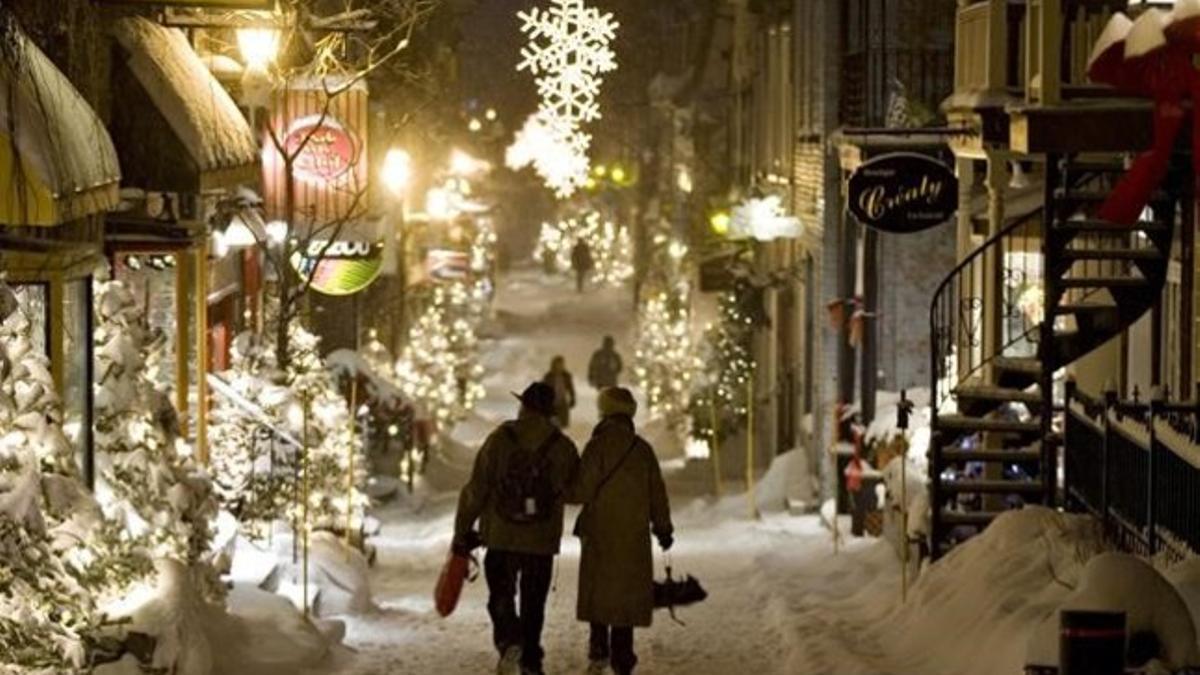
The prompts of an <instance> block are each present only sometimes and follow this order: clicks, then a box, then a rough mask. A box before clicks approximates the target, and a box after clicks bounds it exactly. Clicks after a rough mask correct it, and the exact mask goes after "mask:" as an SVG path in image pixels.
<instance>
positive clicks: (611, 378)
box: [542, 335, 625, 429]
mask: <svg viewBox="0 0 1200 675" xmlns="http://www.w3.org/2000/svg"><path fill="white" fill-rule="evenodd" d="M616 344H617V343H616V341H615V340H614V339H613V337H612V336H611V335H605V336H604V342H603V344H602V346H601V347H600V349H597V350H596V351H595V353H593V354H592V358H591V360H590V361H589V362H588V383H590V384H591V385H592V386H593V387H595V388H596V389H600V390H604V389H607V388H608V387H615V386H617V383H618V378H619V377H620V376H621V370H622V369H624V367H625V366H624V363H623V362H622V361H621V355H620V354H618V353H617V350H616ZM542 382H543V383H545V384H548V385H550V387H551V388H553V389H554V417H553V418H552V420H553V422H554V423H555V425H557V426H558V428H560V429H566V428H567V427H569V426H571V409H572V408H574V407H575V378H574V377H572V376H571V372H570V371H569V370H567V361H566V359H564V358H563V357H561V356H555V357H554V358H553V359H551V360H550V370H548V371H546V375H545V377H543V378H542Z"/></svg>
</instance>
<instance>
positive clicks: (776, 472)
mask: <svg viewBox="0 0 1200 675" xmlns="http://www.w3.org/2000/svg"><path fill="white" fill-rule="evenodd" d="M754 497H755V502H756V504H757V505H758V510H759V511H760V512H762V513H781V512H786V511H788V510H789V508H790V506H791V505H792V504H801V505H808V504H813V503H814V502H815V500H816V498H817V492H816V485H814V484H813V477H812V473H811V471H810V470H809V462H808V454H807V453H806V452H805V451H804V449H803V448H797V449H793V450H791V451H789V452H785V453H783V454H781V455H776V457H775V459H773V460H771V467H770V468H769V469H767V472H766V474H764V475H763V477H762V480H761V481H760V482H759V484H758V486H757V487H756V489H755V494H754Z"/></svg>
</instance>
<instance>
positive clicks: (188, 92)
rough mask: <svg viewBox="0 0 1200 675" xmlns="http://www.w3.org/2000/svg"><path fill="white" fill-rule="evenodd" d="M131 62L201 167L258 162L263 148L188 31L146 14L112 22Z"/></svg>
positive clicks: (212, 168) (218, 167)
mask: <svg viewBox="0 0 1200 675" xmlns="http://www.w3.org/2000/svg"><path fill="white" fill-rule="evenodd" d="M113 34H114V36H115V37H116V38H117V41H118V42H119V43H120V44H121V46H122V47H123V48H124V49H125V51H126V52H128V54H129V58H128V65H129V69H130V70H131V71H132V72H133V75H134V77H136V78H137V80H138V82H140V83H141V85H142V87H143V88H144V89H145V90H146V93H147V94H148V95H149V96H150V99H151V100H152V101H154V105H155V106H156V107H157V108H158V110H159V112H161V113H162V115H163V117H165V118H166V120H167V123H168V124H169V125H170V126H171V130H172V131H174V132H175V135H176V136H177V137H178V138H179V140H180V141H182V142H183V144H184V146H185V147H186V148H187V149H188V152H189V153H190V154H191V156H192V159H193V160H195V162H196V164H197V166H198V167H199V168H200V171H201V172H210V171H217V170H221V169H232V168H237V167H243V166H246V165H251V164H255V163H257V162H258V160H259V148H258V144H257V143H255V140H254V133H253V132H252V131H251V130H250V125H249V124H247V122H246V119H245V118H244V117H243V116H242V113H241V111H240V110H238V107H237V104H236V103H234V101H233V98H232V97H230V95H229V92H227V91H225V88H224V87H222V86H221V83H220V82H218V81H217V79H216V78H215V77H213V75H212V73H210V72H209V70H208V67H207V66H205V64H204V61H203V60H202V59H201V58H200V56H199V55H198V54H196V52H195V51H193V50H192V47H191V45H189V44H188V41H187V38H186V37H185V36H184V34H183V32H182V31H180V30H179V29H176V28H167V27H165V26H161V25H159V24H157V23H154V22H153V21H149V20H147V19H144V18H141V17H130V18H125V19H120V20H118V21H116V22H115V24H114V26H113Z"/></svg>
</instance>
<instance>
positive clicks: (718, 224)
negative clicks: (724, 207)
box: [708, 211, 731, 237]
mask: <svg viewBox="0 0 1200 675" xmlns="http://www.w3.org/2000/svg"><path fill="white" fill-rule="evenodd" d="M730 220H731V219H730V216H729V213H728V212H727V211H718V212H717V213H714V214H712V216H711V217H710V218H709V219H708V224H709V225H711V226H712V231H713V233H714V234H718V235H721V236H722V237H723V236H725V235H727V234H729V224H730Z"/></svg>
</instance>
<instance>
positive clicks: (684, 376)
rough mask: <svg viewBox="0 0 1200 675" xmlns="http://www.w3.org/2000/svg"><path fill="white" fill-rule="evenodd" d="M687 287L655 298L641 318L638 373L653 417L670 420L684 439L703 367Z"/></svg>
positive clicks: (651, 299) (647, 305) (643, 311)
mask: <svg viewBox="0 0 1200 675" xmlns="http://www.w3.org/2000/svg"><path fill="white" fill-rule="evenodd" d="M687 296H688V294H687V292H686V287H685V286H684V287H679V286H677V287H674V288H673V289H671V290H669V291H664V292H661V293H659V294H658V295H656V296H654V297H651V298H650V299H649V300H648V301H646V302H645V304H644V305H643V306H642V309H641V312H640V313H639V316H638V339H637V350H636V360H635V363H634V373H635V375H636V377H637V380H638V384H639V385H640V386H641V388H642V391H643V392H644V393H645V395H646V401H647V405H648V407H649V412H650V416H651V417H653V418H661V419H664V420H666V422H667V425H668V426H669V427H670V428H671V429H672V430H673V431H674V432H675V433H676V434H678V435H679V437H680V438H681V440H682V439H683V438H684V437H685V435H686V434H687V431H688V429H687V425H688V398H689V394H690V393H691V389H692V386H691V385H692V378H693V377H694V376H695V372H696V370H697V368H698V366H699V364H698V362H697V359H696V355H695V353H694V346H693V343H692V329H691V312H690V310H689V307H688V297H687Z"/></svg>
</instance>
